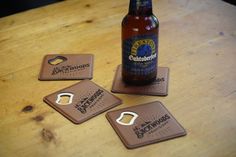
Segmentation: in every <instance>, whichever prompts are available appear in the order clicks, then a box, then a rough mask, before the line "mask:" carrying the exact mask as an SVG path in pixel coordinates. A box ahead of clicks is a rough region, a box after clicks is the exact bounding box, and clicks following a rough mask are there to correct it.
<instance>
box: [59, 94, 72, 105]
mask: <svg viewBox="0 0 236 157" xmlns="http://www.w3.org/2000/svg"><path fill="white" fill-rule="evenodd" d="M73 97H74V94H71V93H61V94H58V95H57V100H56V103H57V104H59V105H69V104H71V103H72V100H73Z"/></svg>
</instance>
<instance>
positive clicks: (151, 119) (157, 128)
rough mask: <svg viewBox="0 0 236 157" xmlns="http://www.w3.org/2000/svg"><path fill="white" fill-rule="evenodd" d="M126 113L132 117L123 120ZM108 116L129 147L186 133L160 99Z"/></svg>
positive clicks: (117, 111) (112, 112) (108, 114)
mask: <svg viewBox="0 0 236 157" xmlns="http://www.w3.org/2000/svg"><path fill="white" fill-rule="evenodd" d="M125 115H126V116H127V115H128V116H132V118H131V119H129V121H126V122H123V121H122V120H123V119H125ZM106 117H107V119H108V121H109V122H110V124H111V125H112V127H113V128H114V130H115V131H116V133H117V134H118V135H119V137H120V139H121V140H122V142H123V143H124V144H125V146H126V147H127V148H136V147H140V146H144V145H148V144H152V143H156V142H160V141H164V140H168V139H172V138H175V137H179V136H184V135H186V131H185V130H184V128H183V127H182V126H181V125H180V124H179V123H178V122H177V121H176V119H175V118H174V117H173V116H172V115H171V113H170V112H169V111H168V110H167V109H166V108H165V107H164V105H163V104H162V103H161V102H159V101H155V102H151V103H147V104H142V105H138V106H133V107H128V108H123V109H119V110H116V111H111V112H108V113H107V114H106Z"/></svg>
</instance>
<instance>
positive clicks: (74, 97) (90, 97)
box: [44, 80, 122, 124]
mask: <svg viewBox="0 0 236 157" xmlns="http://www.w3.org/2000/svg"><path fill="white" fill-rule="evenodd" d="M44 101H45V102H46V103H47V104H48V105H50V106H51V107H53V108H54V109H56V110H57V111H58V112H60V113H61V114H62V115H64V116H65V117H66V118H68V119H69V120H71V121H72V122H74V123H75V124H79V123H82V122H84V121H86V120H88V119H90V118H92V117H94V116H96V115H98V114H100V113H102V112H104V111H106V110H108V109H110V108H113V107H115V106H117V105H119V104H121V103H122V101H121V99H119V98H118V97H116V96H114V95H112V94H111V93H109V92H108V91H106V90H105V89H103V88H102V87H100V86H98V85H96V84H95V83H93V82H92V81H89V80H83V81H81V82H79V83H76V84H74V85H72V86H70V87H67V88H65V89H62V90H59V91H57V92H55V93H53V94H50V95H48V96H46V97H44Z"/></svg>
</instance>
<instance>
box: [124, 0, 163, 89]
mask: <svg viewBox="0 0 236 157" xmlns="http://www.w3.org/2000/svg"><path fill="white" fill-rule="evenodd" d="M158 30H159V22H158V19H157V18H156V16H155V15H153V13H152V0H130V4H129V12H128V14H127V15H126V16H125V17H124V18H123V21H122V79H123V81H124V82H126V83H128V84H134V85H144V84H148V83H151V82H153V81H154V80H155V79H156V75H157V61H158Z"/></svg>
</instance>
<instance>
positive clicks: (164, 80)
mask: <svg viewBox="0 0 236 157" xmlns="http://www.w3.org/2000/svg"><path fill="white" fill-rule="evenodd" d="M157 71H158V74H157V79H156V80H155V81H154V82H153V83H151V84H149V85H143V86H134V85H128V84H126V83H124V82H123V81H122V76H121V65H119V66H118V67H117V70H116V74H115V77H114V80H113V85H112V89H111V92H113V93H122V94H139V95H154V96H166V95H168V84H169V68H167V67H158V70H157Z"/></svg>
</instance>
